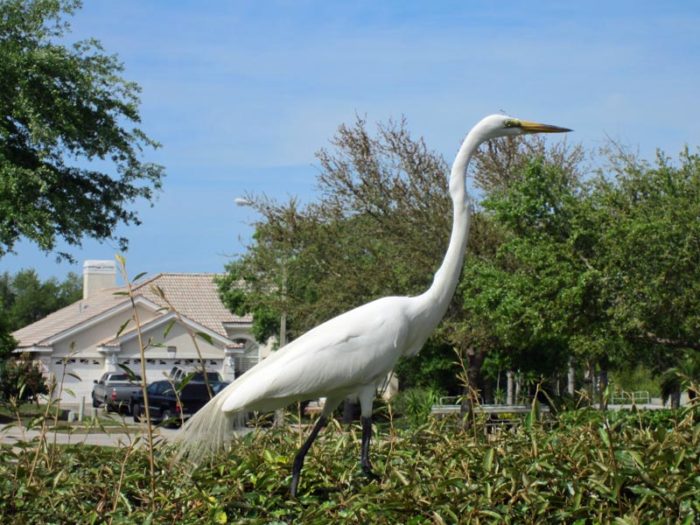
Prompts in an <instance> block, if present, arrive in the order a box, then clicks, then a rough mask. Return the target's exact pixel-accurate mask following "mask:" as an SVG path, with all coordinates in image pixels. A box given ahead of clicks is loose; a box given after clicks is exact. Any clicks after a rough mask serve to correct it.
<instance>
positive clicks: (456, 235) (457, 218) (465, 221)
mask: <svg viewBox="0 0 700 525" xmlns="http://www.w3.org/2000/svg"><path fill="white" fill-rule="evenodd" d="M482 141H483V138H482V137H481V135H480V133H478V132H477V131H476V130H472V131H471V132H470V133H469V135H467V137H466V138H465V139H464V142H463V143H462V146H461V147H460V149H459V152H458V153H457V157H456V158H455V161H454V163H453V164H452V171H451V173H450V196H451V197H452V213H453V215H452V234H451V235H450V244H449V246H448V247H447V253H446V254H445V258H444V259H443V261H442V265H440V268H439V269H438V271H437V272H436V273H435V277H434V278H433V284H432V285H431V286H430V288H429V289H428V290H427V291H426V292H425V293H423V294H422V295H420V296H418V297H417V298H416V299H418V301H419V304H420V307H421V309H422V310H423V311H424V312H426V313H427V314H429V317H430V319H429V320H427V319H426V320H427V321H428V322H430V323H431V324H433V325H437V323H439V322H440V319H442V317H443V316H444V315H445V312H446V311H447V307H448V306H449V304H450V301H451V300H452V295H453V294H454V291H455V288H456V287H457V283H458V281H459V275H460V272H461V270H462V262H463V260H464V251H465V249H466V246H467V238H468V236H469V224H470V215H471V209H470V206H469V204H468V202H467V187H466V174H467V167H468V165H469V160H470V159H471V157H472V154H473V153H474V152H475V151H476V149H477V148H478V147H479V144H481V142H482Z"/></svg>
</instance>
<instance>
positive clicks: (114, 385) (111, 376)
mask: <svg viewBox="0 0 700 525" xmlns="http://www.w3.org/2000/svg"><path fill="white" fill-rule="evenodd" d="M94 383H95V385H94V386H93V387H92V406H94V407H95V408H97V407H99V406H102V405H104V406H105V408H106V409H107V412H109V411H110V410H119V409H120V408H124V407H126V408H128V407H130V406H131V398H132V397H133V396H134V394H135V393H136V392H139V391H140V390H141V378H140V377H139V376H136V375H135V376H131V377H130V376H129V375H127V374H125V373H124V372H106V373H105V374H103V375H102V377H101V378H100V380H99V381H94Z"/></svg>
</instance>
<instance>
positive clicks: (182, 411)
mask: <svg viewBox="0 0 700 525" xmlns="http://www.w3.org/2000/svg"><path fill="white" fill-rule="evenodd" d="M175 388H177V385H174V384H173V383H171V382H170V381H154V382H153V383H151V384H150V385H148V387H147V388H146V390H147V392H148V406H149V409H150V412H151V421H152V422H161V423H162V424H163V426H178V425H179V424H180V423H182V421H183V420H185V419H187V418H189V417H190V416H191V415H192V414H194V413H195V412H197V410H199V409H200V408H202V407H203V406H204V405H205V404H206V403H207V402H208V401H209V392H208V391H207V385H206V384H204V383H198V382H194V383H193V382H190V383H187V384H186V385H185V386H184V387H183V388H182V390H181V391H180V392H177V395H176V392H175ZM144 412H145V409H144V403H143V393H142V392H139V393H138V394H134V396H132V398H131V415H132V416H134V421H141V419H142V418H144V419H145V415H144Z"/></svg>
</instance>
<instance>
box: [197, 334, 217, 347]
mask: <svg viewBox="0 0 700 525" xmlns="http://www.w3.org/2000/svg"><path fill="white" fill-rule="evenodd" d="M195 335H196V336H197V337H201V338H202V339H204V340H205V341H206V342H207V343H209V344H210V345H213V344H214V339H213V338H212V336H210V335H209V334H207V333H205V332H197V333H196V334H195Z"/></svg>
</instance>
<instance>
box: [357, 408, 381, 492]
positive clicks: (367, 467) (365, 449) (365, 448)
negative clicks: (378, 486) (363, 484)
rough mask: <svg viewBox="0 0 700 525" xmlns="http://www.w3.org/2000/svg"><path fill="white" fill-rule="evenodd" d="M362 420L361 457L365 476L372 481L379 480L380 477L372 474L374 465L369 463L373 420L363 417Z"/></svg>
mask: <svg viewBox="0 0 700 525" xmlns="http://www.w3.org/2000/svg"><path fill="white" fill-rule="evenodd" d="M360 420H361V421H362V454H361V457H360V465H361V466H362V472H364V473H365V476H367V477H368V478H369V479H370V480H375V479H379V476H377V475H376V474H375V473H374V472H372V463H370V461H369V442H370V439H371V438H372V418H371V417H361V418H360Z"/></svg>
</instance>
